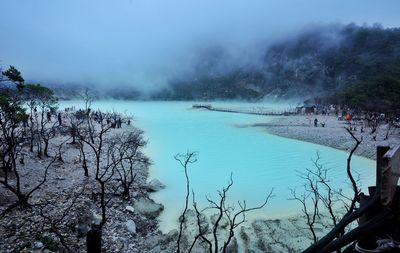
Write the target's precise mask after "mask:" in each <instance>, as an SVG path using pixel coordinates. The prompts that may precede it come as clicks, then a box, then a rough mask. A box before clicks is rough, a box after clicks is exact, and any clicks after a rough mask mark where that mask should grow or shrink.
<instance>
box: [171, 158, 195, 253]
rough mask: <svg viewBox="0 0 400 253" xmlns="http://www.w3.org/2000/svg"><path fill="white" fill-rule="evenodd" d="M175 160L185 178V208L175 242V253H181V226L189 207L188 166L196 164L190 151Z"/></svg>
mask: <svg viewBox="0 0 400 253" xmlns="http://www.w3.org/2000/svg"><path fill="white" fill-rule="evenodd" d="M174 158H175V160H176V161H178V162H179V163H180V165H181V166H182V168H183V169H184V172H185V177H186V197H185V207H184V209H183V212H182V215H181V217H182V219H181V222H180V224H179V235H178V240H177V242H176V244H177V252H178V253H180V252H181V238H182V232H183V224H184V223H185V215H186V211H187V209H188V206H189V194H190V181H189V176H188V165H189V164H192V163H195V162H197V153H196V152H192V151H187V152H186V153H185V154H177V155H175V157H174Z"/></svg>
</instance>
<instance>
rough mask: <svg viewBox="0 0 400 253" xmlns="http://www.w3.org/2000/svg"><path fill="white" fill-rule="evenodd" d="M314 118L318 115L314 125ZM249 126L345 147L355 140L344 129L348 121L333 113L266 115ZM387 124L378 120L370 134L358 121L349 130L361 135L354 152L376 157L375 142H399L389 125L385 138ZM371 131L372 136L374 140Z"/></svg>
mask: <svg viewBox="0 0 400 253" xmlns="http://www.w3.org/2000/svg"><path fill="white" fill-rule="evenodd" d="M315 118H317V119H318V122H319V123H318V127H314V119H315ZM320 123H325V127H321V125H320ZM360 123H361V122H357V123H356V122H353V124H360ZM253 126H256V127H263V128H265V129H266V130H267V131H268V132H269V133H271V134H275V135H279V136H282V137H286V138H292V139H297V140H301V141H307V142H312V143H316V144H320V145H325V146H329V147H332V148H336V149H340V150H345V151H350V150H351V149H352V148H353V147H354V144H355V141H354V140H353V139H352V137H351V136H350V135H349V133H348V132H347V131H346V130H345V129H344V127H348V126H349V123H347V122H346V121H339V120H338V119H337V117H335V116H321V115H293V116H275V117H270V120H269V121H268V123H265V124H255V125H253ZM387 128H388V125H387V124H382V125H380V126H379V127H378V130H377V131H376V132H375V133H374V134H371V128H368V127H367V128H365V129H364V132H363V133H361V131H360V130H361V127H360V126H359V125H358V126H357V127H356V130H355V131H353V133H354V135H355V136H356V137H357V138H359V139H361V138H362V142H361V144H360V146H359V147H358V149H357V150H356V152H355V154H356V155H360V156H363V157H366V158H369V159H376V147H377V146H388V145H389V146H394V145H399V144H400V135H399V131H400V129H392V130H391V131H390V132H391V134H390V135H389V138H388V139H387V140H385V136H386V132H387ZM375 135H376V138H375V140H374V136H375Z"/></svg>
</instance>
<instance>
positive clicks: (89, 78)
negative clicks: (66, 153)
mask: <svg viewBox="0 0 400 253" xmlns="http://www.w3.org/2000/svg"><path fill="white" fill-rule="evenodd" d="M0 10H1V15H0V31H1V32H0V36H1V37H0V65H1V66H3V67H6V66H8V65H14V66H16V67H17V68H18V69H20V70H21V72H22V73H23V76H24V77H25V79H26V80H31V81H38V82H42V83H58V84H68V83H77V84H91V85H98V86H111V85H120V84H123V85H131V86H133V87H138V88H141V89H146V90H147V89H153V88H154V87H159V86H162V85H163V84H164V83H165V81H166V80H167V79H168V78H170V77H171V76H175V75H177V74H180V73H184V71H186V70H187V69H188V68H190V63H191V61H192V60H193V58H194V57H195V55H196V52H197V51H196V50H197V49H198V48H207V47H208V46H215V45H218V46H220V45H223V46H224V47H227V48H229V50H231V51H235V52H242V53H244V54H246V53H248V54H250V52H251V49H252V48H254V45H257V44H258V43H260V42H261V41H262V42H266V41H273V40H275V39H277V38H282V37H284V36H286V35H288V34H293V33H295V32H296V31H299V30H300V29H302V28H304V27H306V26H308V25H316V24H317V25H319V24H330V23H342V24H347V23H350V22H354V23H356V24H359V25H362V24H363V23H367V24H374V23H381V24H382V25H383V26H385V27H399V26H400V15H399V10H400V1H399V0H376V1H372V0H290V1H289V0H275V1H272V0H197V1H195V0H113V1H112V0H24V1H22V0H0Z"/></svg>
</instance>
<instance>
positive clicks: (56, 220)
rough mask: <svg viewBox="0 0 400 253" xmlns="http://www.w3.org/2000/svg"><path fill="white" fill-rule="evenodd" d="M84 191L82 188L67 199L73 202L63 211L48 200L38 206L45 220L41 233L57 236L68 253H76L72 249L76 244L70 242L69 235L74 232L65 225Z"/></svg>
mask: <svg viewBox="0 0 400 253" xmlns="http://www.w3.org/2000/svg"><path fill="white" fill-rule="evenodd" d="M84 190H85V187H82V190H80V191H79V193H76V194H73V193H72V194H71V196H70V198H67V200H71V201H70V203H69V204H67V205H66V207H65V208H64V209H62V210H60V206H59V205H55V203H54V202H53V201H52V200H46V201H44V203H41V204H39V205H37V206H38V207H39V212H40V216H41V217H42V218H43V219H44V222H43V223H42V226H41V231H42V232H49V233H51V234H54V235H55V236H57V238H58V239H59V240H60V243H61V245H62V246H63V247H64V249H65V250H66V251H67V252H68V253H70V252H74V250H72V249H71V248H74V245H75V243H71V242H68V237H69V236H68V235H70V234H72V231H70V228H69V227H68V226H65V225H64V224H63V223H64V221H65V220H66V219H67V218H68V216H69V215H70V214H71V212H72V208H73V207H74V206H75V204H76V202H77V200H78V199H79V197H80V196H81V195H82V194H83V192H84ZM54 210H57V211H56V215H55V214H54Z"/></svg>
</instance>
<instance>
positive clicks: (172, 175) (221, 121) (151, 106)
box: [60, 100, 375, 232]
mask: <svg viewBox="0 0 400 253" xmlns="http://www.w3.org/2000/svg"><path fill="white" fill-rule="evenodd" d="M60 104H61V108H63V107H66V106H72V105H75V106H76V107H77V108H78V107H79V106H80V107H83V102H81V101H63V102H62V103H60ZM192 104H194V102H136V101H115V100H114V101H97V102H94V103H93V104H92V106H91V108H92V109H94V110H96V109H101V110H105V111H117V112H119V113H126V114H128V115H131V116H133V117H134V121H133V124H134V125H136V126H137V127H139V128H141V129H142V130H144V131H145V138H146V139H147V140H148V146H147V147H146V150H145V151H146V154H147V155H148V156H149V158H150V159H151V161H152V165H151V167H150V176H149V180H151V179H153V178H157V179H159V180H160V181H161V182H163V183H164V184H165V185H166V188H165V189H163V190H161V191H159V192H157V193H154V194H152V198H153V199H154V200H155V201H156V202H160V203H162V204H163V205H164V206H165V210H164V211H163V213H162V214H161V216H160V217H159V220H160V229H161V230H162V231H164V232H168V231H169V230H170V229H173V228H177V220H178V217H179V215H180V213H181V212H182V210H183V207H184V200H185V189H186V188H185V175H184V171H183V169H182V167H180V165H179V163H178V162H177V161H176V160H175V159H174V155H176V154H177V153H185V152H186V151H196V152H198V156H197V158H198V161H197V162H196V163H194V164H191V165H190V167H189V169H188V171H189V177H190V182H191V189H193V191H194V192H195V193H196V201H197V202H198V205H199V207H200V209H201V208H202V207H206V206H207V201H206V198H205V196H206V195H207V196H209V197H211V198H215V197H216V196H217V194H216V191H217V190H219V189H221V188H222V187H223V186H226V185H227V183H228V181H229V178H230V175H231V173H232V177H233V180H234V184H233V186H232V188H231V190H230V191H229V194H228V203H232V204H235V203H237V201H242V200H246V203H247V205H248V206H251V205H257V204H259V203H261V202H263V200H264V199H265V197H266V194H267V193H269V191H270V190H271V189H273V194H274V197H273V198H272V199H271V200H270V202H269V203H268V205H267V206H266V207H264V208H263V209H262V210H259V211H256V212H254V213H252V214H251V216H252V217H257V218H265V219H269V218H282V217H287V216H291V215H295V214H297V213H299V212H300V210H301V209H300V206H299V205H298V204H297V203H296V202H294V201H291V200H288V199H289V198H291V194H290V189H291V188H295V187H301V185H302V184H303V180H302V179H300V178H299V177H298V172H301V171H304V170H305V169H306V168H312V166H313V165H312V162H311V159H312V158H315V157H316V152H319V154H320V157H321V163H322V164H323V165H324V166H325V167H326V168H329V169H330V171H329V177H330V179H331V183H332V185H334V187H335V189H344V190H345V189H350V185H349V182H348V179H347V177H346V159H347V156H348V153H346V152H344V151H340V150H336V149H333V148H329V147H325V146H321V145H316V144H312V143H307V142H302V141H297V140H292V139H288V138H282V137H278V136H274V135H271V134H268V133H267V132H266V131H265V130H264V129H263V128H262V127H245V126H248V125H251V124H255V123H266V122H268V120H269V119H270V117H273V116H260V115H249V114H238V113H223V112H213V111H207V110H197V109H192V108H191V107H192ZM211 104H213V105H215V104H218V105H219V106H224V107H247V108H251V107H261V106H262V107H271V108H275V109H282V108H283V107H286V105H277V104H269V105H267V104H265V103H257V104H253V103H239V102H238V103H235V102H229V103H228V102H226V103H224V102H219V103H211ZM352 168H353V169H354V170H355V171H357V172H358V173H359V174H360V178H361V183H362V186H364V188H365V187H366V186H368V185H369V184H373V183H374V181H375V162H374V161H373V160H369V159H366V158H363V157H358V156H354V157H353V160H352ZM300 190H301V189H299V191H300ZM345 191H346V190H345ZM236 205H237V204H236Z"/></svg>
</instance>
